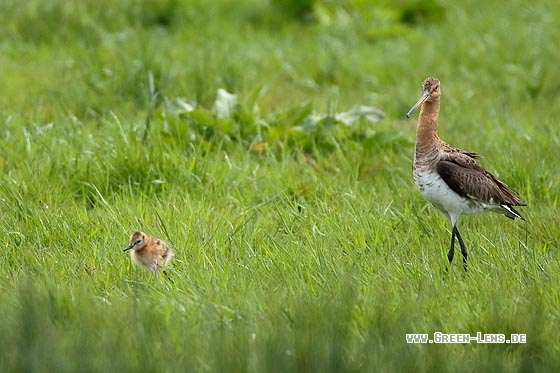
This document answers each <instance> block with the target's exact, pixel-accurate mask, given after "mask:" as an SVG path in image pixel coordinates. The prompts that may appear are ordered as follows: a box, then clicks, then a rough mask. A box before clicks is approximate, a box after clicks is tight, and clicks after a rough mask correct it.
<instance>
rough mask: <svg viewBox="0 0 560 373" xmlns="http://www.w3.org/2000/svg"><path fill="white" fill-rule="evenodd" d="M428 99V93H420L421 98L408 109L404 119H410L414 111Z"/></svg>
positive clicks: (426, 91)
mask: <svg viewBox="0 0 560 373" xmlns="http://www.w3.org/2000/svg"><path fill="white" fill-rule="evenodd" d="M428 97H430V91H428V90H425V91H424V92H423V93H422V96H421V97H420V98H419V99H418V101H416V103H415V104H414V106H413V107H411V108H410V110H409V111H408V113H406V117H407V118H410V116H411V115H412V113H414V112H415V111H416V109H418V108H419V107H420V106H421V105H422V104H423V103H424V101H426V100H427V99H428Z"/></svg>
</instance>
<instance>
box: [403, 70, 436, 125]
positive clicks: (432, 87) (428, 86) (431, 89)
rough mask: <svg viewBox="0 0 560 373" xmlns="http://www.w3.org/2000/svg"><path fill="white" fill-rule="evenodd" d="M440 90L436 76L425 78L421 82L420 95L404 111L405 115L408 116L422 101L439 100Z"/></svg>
mask: <svg viewBox="0 0 560 373" xmlns="http://www.w3.org/2000/svg"><path fill="white" fill-rule="evenodd" d="M440 96H441V91H440V90H439V80H438V79H436V78H426V79H424V81H423V82H422V96H420V98H419V99H418V101H416V103H415V104H414V106H413V107H412V108H411V109H410V110H409V111H408V113H406V117H407V118H410V116H411V115H412V113H414V112H415V111H416V109H418V108H419V107H420V106H422V104H423V103H424V102H434V101H436V100H439V97H440Z"/></svg>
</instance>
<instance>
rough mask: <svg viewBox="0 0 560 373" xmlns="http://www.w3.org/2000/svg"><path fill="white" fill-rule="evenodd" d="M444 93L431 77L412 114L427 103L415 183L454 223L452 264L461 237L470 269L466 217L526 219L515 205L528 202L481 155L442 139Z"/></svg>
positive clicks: (418, 131) (420, 130)
mask: <svg viewBox="0 0 560 373" xmlns="http://www.w3.org/2000/svg"><path fill="white" fill-rule="evenodd" d="M440 96H441V92H440V84H439V80H437V79H436V78H426V79H425V80H424V82H423V83H422V96H421V97H420V99H419V100H418V102H416V104H414V106H413V107H412V108H411V109H410V110H409V111H408V113H407V114H406V116H407V117H408V118H410V115H411V114H412V113H413V112H414V111H415V110H416V109H418V107H421V109H420V115H419V117H418V127H417V129H416V150H415V153H414V167H413V171H414V182H415V183H416V186H417V187H418V189H419V190H420V193H421V194H422V195H423V196H424V198H426V199H427V200H428V201H429V202H430V203H431V204H432V205H434V207H435V208H436V209H438V210H439V211H440V212H441V213H442V214H443V215H444V216H445V217H446V218H447V219H448V220H449V222H450V223H451V226H452V230H451V246H450V248H449V252H448V254H447V258H448V259H449V264H451V262H452V261H453V255H454V245H455V237H457V240H458V241H459V245H460V246H461V253H462V254H463V263H464V266H465V270H466V269H467V248H466V247H465V243H464V242H463V239H462V238H461V235H460V234H459V229H457V222H458V221H459V218H460V217H461V215H463V214H477V213H480V212H483V211H485V210H490V211H494V212H498V213H501V214H504V215H505V216H507V217H508V218H510V219H515V218H519V219H522V220H525V219H523V217H522V216H521V215H520V214H519V213H518V212H517V211H515V209H514V208H513V206H526V204H525V203H524V202H522V201H521V200H520V199H519V197H518V196H517V195H516V194H515V193H514V192H513V191H512V190H511V189H509V188H508V186H507V185H505V184H504V183H502V182H501V181H500V180H498V179H496V178H495V177H494V176H493V175H492V174H490V173H489V172H488V171H486V170H485V169H484V168H483V167H482V166H481V165H480V164H478V162H477V161H476V159H477V158H478V155H477V154H476V153H472V152H468V151H464V150H461V149H457V148H453V147H451V146H450V145H448V144H446V143H445V142H444V141H442V140H441V139H440V138H439V137H438V135H437V128H438V116H439V106H440Z"/></svg>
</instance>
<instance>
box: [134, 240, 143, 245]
mask: <svg viewBox="0 0 560 373" xmlns="http://www.w3.org/2000/svg"><path fill="white" fill-rule="evenodd" d="M141 243H142V240H140V239H138V240H136V242H135V243H134V244H135V245H139V244H141Z"/></svg>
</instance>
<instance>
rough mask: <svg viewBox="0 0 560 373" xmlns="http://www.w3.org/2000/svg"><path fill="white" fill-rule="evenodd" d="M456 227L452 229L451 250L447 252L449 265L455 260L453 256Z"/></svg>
mask: <svg viewBox="0 0 560 373" xmlns="http://www.w3.org/2000/svg"><path fill="white" fill-rule="evenodd" d="M455 232H456V231H455V227H453V229H452V230H451V246H450V247H449V252H448V253H447V259H449V265H451V262H452V261H453V256H455Z"/></svg>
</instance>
